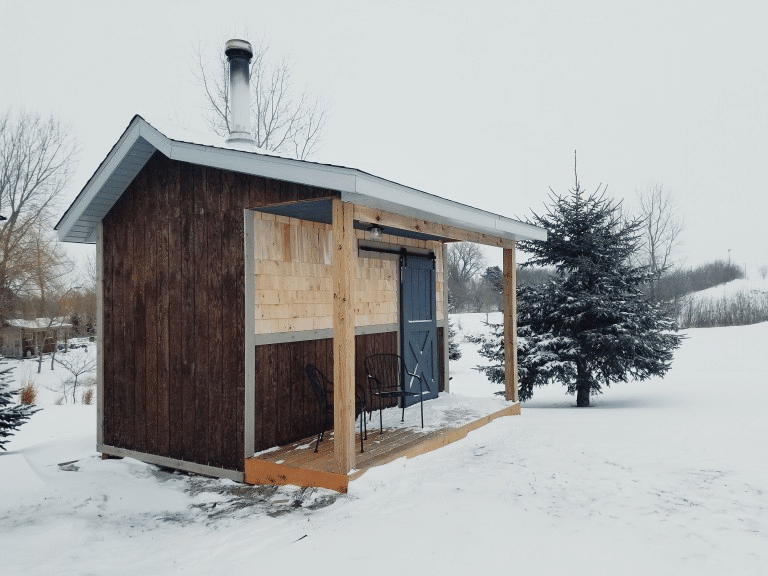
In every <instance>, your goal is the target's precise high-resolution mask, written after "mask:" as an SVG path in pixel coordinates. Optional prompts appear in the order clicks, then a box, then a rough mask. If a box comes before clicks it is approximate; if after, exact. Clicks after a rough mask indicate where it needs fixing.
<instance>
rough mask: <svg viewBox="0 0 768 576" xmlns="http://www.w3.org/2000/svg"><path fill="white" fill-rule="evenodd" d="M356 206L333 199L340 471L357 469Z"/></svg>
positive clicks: (335, 406) (335, 411)
mask: <svg viewBox="0 0 768 576" xmlns="http://www.w3.org/2000/svg"><path fill="white" fill-rule="evenodd" d="M352 208H353V206H352V204H350V203H347V202H342V201H341V199H340V198H334V199H333V248H334V250H333V360H334V362H333V383H334V394H333V396H334V402H333V425H334V458H335V460H336V469H337V470H336V471H337V472H338V473H340V474H347V473H348V472H349V471H350V470H351V469H352V468H354V467H355V310H354V302H353V300H354V283H355V255H356V250H355V230H354V228H353V220H352Z"/></svg>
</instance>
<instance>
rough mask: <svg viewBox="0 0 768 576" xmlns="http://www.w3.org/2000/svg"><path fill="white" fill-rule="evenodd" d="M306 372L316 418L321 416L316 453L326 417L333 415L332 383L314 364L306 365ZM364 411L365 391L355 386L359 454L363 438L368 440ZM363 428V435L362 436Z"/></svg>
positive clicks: (323, 432)
mask: <svg viewBox="0 0 768 576" xmlns="http://www.w3.org/2000/svg"><path fill="white" fill-rule="evenodd" d="M306 372H307V379H308V380H309V385H310V387H311V388H312V394H313V395H314V396H315V400H316V401H317V411H318V416H320V415H322V418H323V425H322V426H321V427H319V428H318V432H317V443H316V444H315V452H317V448H318V446H320V441H321V440H322V439H323V436H324V435H325V430H326V428H327V427H328V420H329V418H328V417H329V416H330V415H332V414H333V382H332V381H331V380H329V379H328V378H327V377H326V376H325V374H323V373H322V372H321V371H320V370H319V369H318V367H317V366H315V365H314V364H307V367H306ZM365 410H366V408H365V390H363V389H362V388H360V387H357V386H355V417H357V416H358V415H360V452H364V451H365V450H363V438H365V439H366V440H367V439H368V425H367V424H366V423H365ZM318 420H319V418H318ZM363 427H365V434H363Z"/></svg>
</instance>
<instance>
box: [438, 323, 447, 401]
mask: <svg viewBox="0 0 768 576" xmlns="http://www.w3.org/2000/svg"><path fill="white" fill-rule="evenodd" d="M444 337H445V328H440V327H438V328H437V389H438V390H439V391H440V392H445V349H444V348H443V346H444V344H443V338H444Z"/></svg>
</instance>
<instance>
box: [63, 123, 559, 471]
mask: <svg viewBox="0 0 768 576" xmlns="http://www.w3.org/2000/svg"><path fill="white" fill-rule="evenodd" d="M165 132H166V133H161V132H160V131H159V130H157V129H156V128H154V127H153V126H152V125H151V124H149V123H148V122H147V121H145V120H144V119H143V118H141V117H140V116H135V117H134V118H133V119H132V120H131V122H130V124H129V125H128V127H127V129H126V130H125V132H124V133H123V134H122V136H120V138H119V140H118V141H117V143H116V144H115V145H114V147H113V148H112V150H111V151H110V152H109V154H108V155H107V157H106V158H105V159H104V160H103V161H102V163H101V165H100V166H99V167H98V169H97V170H96V172H95V173H94V175H93V176H92V177H91V179H90V180H89V181H88V182H87V183H86V185H85V187H84V188H83V190H82V191H81V192H80V194H79V195H78V197H77V198H76V199H75V201H74V202H73V203H72V205H71V206H70V207H69V209H68V210H67V212H66V213H65V214H64V215H63V217H62V218H61V220H60V221H59V223H58V224H57V226H56V228H57V230H58V233H59V236H60V238H61V240H63V241H67V242H80V243H91V244H96V250H97V252H96V253H97V263H98V271H99V280H98V302H99V304H98V315H99V317H98V375H97V382H98V389H97V398H98V405H97V450H98V451H99V452H101V453H102V454H104V455H112V456H123V457H125V456H129V457H133V458H137V459H139V460H143V461H146V462H151V463H155V464H159V465H163V466H169V467H173V468H177V469H182V470H187V471H191V472H196V473H202V474H208V475H212V476H220V477H226V478H231V479H234V480H239V481H242V480H243V479H244V470H245V464H246V461H247V460H248V459H249V458H251V457H252V456H253V455H254V453H257V452H260V451H263V450H266V449H269V448H272V447H274V446H278V445H283V444H286V443H289V442H291V441H294V440H296V439H300V438H305V437H308V436H311V435H312V434H314V433H315V432H316V423H315V413H316V411H317V405H316V404H315V401H314V399H313V398H312V396H311V390H310V388H309V386H308V385H307V381H306V376H305V366H306V365H307V364H308V363H313V364H315V365H317V366H318V367H319V368H320V370H321V371H323V372H324V373H325V374H326V375H328V377H329V378H330V379H331V380H333V382H334V398H335V403H334V447H333V455H334V458H335V466H336V469H337V472H338V473H339V474H346V473H347V472H349V471H350V470H352V469H354V468H355V463H356V460H355V458H356V449H355V445H354V444H355V412H354V389H355V382H356V381H357V382H360V381H364V380H365V372H364V368H363V359H364V358H365V357H366V356H367V355H368V354H371V353H374V352H392V353H399V354H401V355H403V356H404V357H406V362H408V358H407V357H408V355H409V354H411V355H412V354H418V355H420V358H421V360H420V362H419V367H418V369H419V370H420V371H422V374H423V375H424V377H425V379H426V381H427V382H428V383H429V392H428V396H435V395H437V394H438V391H439V390H443V389H444V388H445V384H446V382H447V374H448V371H447V358H446V350H447V343H446V321H445V318H446V311H447V305H446V288H445V283H444V270H445V267H444V262H445V253H446V252H445V250H446V245H447V243H448V242H454V241H471V242H477V243H481V244H487V245H492V246H497V247H501V248H503V249H504V262H505V286H506V297H505V302H506V314H505V319H506V324H507V330H508V335H509V338H508V340H509V342H510V345H509V346H508V360H509V361H508V362H507V366H508V367H510V368H509V369H508V378H507V380H508V382H507V396H508V400H511V401H516V399H517V398H516V394H517V386H516V382H515V370H514V366H515V358H514V353H515V349H514V249H515V241H516V240H518V239H544V238H546V233H545V231H544V230H542V229H540V228H536V227H534V226H530V225H527V224H524V223H521V222H519V221H516V220H512V219H509V218H505V217H502V216H499V215H495V214H491V213H488V212H485V211H482V210H479V209H476V208H472V207H470V206H466V205H463V204H460V203H457V202H453V201H449V200H446V199H443V198H440V197H437V196H434V195H431V194H427V193H424V192H421V191H418V190H414V189H412V188H408V187H406V186H403V185H400V184H397V183H394V182H391V181H388V180H385V179H382V178H378V177H376V176H372V175H370V174H367V173H364V172H361V171H359V170H355V169H351V168H345V167H339V166H333V165H325V164H318V163H312V162H307V161H299V160H293V159H288V158H282V157H279V156H276V155H271V154H269V153H262V152H252V151H244V150H240V149H234V148H228V147H226V145H225V144H224V143H223V142H222V143H220V144H218V143H217V144H215V145H211V144H210V143H207V144H206V143H199V142H195V141H193V140H194V138H190V137H187V136H178V135H168V134H170V131H168V130H166V131H165ZM411 357H412V358H413V356H411Z"/></svg>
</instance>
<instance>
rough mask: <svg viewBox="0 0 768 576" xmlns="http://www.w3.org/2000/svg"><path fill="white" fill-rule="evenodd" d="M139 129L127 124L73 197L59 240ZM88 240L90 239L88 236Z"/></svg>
mask: <svg viewBox="0 0 768 576" xmlns="http://www.w3.org/2000/svg"><path fill="white" fill-rule="evenodd" d="M140 131H141V123H136V124H134V125H133V126H129V127H128V129H127V130H126V131H125V133H124V134H123V135H122V137H121V138H120V141H118V143H117V145H116V146H114V147H113V148H112V150H110V151H109V154H107V158H106V159H105V160H104V162H103V163H102V164H101V166H99V168H98V169H97V171H96V174H95V175H94V176H93V178H92V179H91V180H90V181H89V182H88V183H87V184H86V185H85V188H84V189H83V193H82V194H80V195H78V197H77V198H75V201H74V203H73V204H72V206H70V208H69V210H68V211H67V214H66V216H65V218H64V219H62V221H61V223H60V225H59V227H58V233H59V240H61V241H62V242H63V241H65V240H64V239H65V238H66V237H67V235H68V234H69V232H70V231H71V230H72V228H73V226H75V225H76V224H77V221H78V220H79V219H80V216H81V215H82V214H83V212H85V211H86V210H87V209H88V206H90V205H91V203H92V202H93V201H94V199H95V198H96V195H97V194H98V192H99V191H100V190H101V187H102V186H104V183H105V182H106V181H107V180H108V179H109V177H110V176H111V175H112V173H113V172H114V171H115V170H116V169H117V167H118V165H119V164H120V162H121V161H122V160H123V158H125V156H126V155H127V154H128V151H129V150H130V149H131V146H133V144H134V143H135V142H136V140H138V138H139V136H140ZM93 236H94V235H93V234H91V237H93ZM88 240H90V238H89V239H88Z"/></svg>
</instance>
